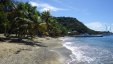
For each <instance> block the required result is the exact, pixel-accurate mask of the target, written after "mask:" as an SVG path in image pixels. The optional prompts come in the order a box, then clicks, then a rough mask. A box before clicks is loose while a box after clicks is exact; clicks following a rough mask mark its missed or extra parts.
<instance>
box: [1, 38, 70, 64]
mask: <svg viewBox="0 0 113 64" xmlns="http://www.w3.org/2000/svg"><path fill="white" fill-rule="evenodd" d="M34 41H37V42H41V43H39V44H41V45H44V46H47V47H41V46H29V45H24V44H20V43H9V42H0V47H2V49H0V51H1V52H2V53H0V63H2V64H37V63H38V64H66V63H67V62H68V61H69V60H70V59H71V58H70V56H69V55H70V54H72V52H71V51H70V50H69V49H67V48H66V47H64V46H63V43H62V42H63V41H61V40H60V38H51V37H45V38H39V37H37V38H35V39H34Z"/></svg>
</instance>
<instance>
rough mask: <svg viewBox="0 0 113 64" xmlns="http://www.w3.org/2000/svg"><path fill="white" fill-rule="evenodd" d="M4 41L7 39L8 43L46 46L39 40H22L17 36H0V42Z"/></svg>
mask: <svg viewBox="0 0 113 64" xmlns="http://www.w3.org/2000/svg"><path fill="white" fill-rule="evenodd" d="M6 41H8V42H9V43H21V44H24V45H30V46H39V47H47V46H45V45H44V44H42V43H41V42H36V41H32V40H23V39H19V38H2V37H0V42H6Z"/></svg>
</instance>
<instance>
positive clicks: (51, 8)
mask: <svg viewBox="0 0 113 64" xmlns="http://www.w3.org/2000/svg"><path fill="white" fill-rule="evenodd" d="M30 4H31V5H32V6H37V7H38V8H41V9H40V11H48V10H49V11H60V10H66V9H62V8H57V7H54V6H51V5H49V4H47V3H36V2H32V1H30Z"/></svg>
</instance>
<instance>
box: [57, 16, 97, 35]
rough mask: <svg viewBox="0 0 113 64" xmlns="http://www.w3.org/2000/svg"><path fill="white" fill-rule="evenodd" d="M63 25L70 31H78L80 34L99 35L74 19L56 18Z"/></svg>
mask: <svg viewBox="0 0 113 64" xmlns="http://www.w3.org/2000/svg"><path fill="white" fill-rule="evenodd" d="M55 19H56V20H57V21H58V23H60V24H61V25H63V26H65V27H66V28H67V29H68V31H77V32H78V33H79V34H83V33H89V34H97V33H98V32H97V31H94V30H91V29H89V28H88V27H87V26H85V25H84V24H83V23H82V22H80V21H79V20H77V19H76V18H73V17H55Z"/></svg>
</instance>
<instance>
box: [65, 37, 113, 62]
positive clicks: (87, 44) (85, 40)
mask: <svg viewBox="0 0 113 64" xmlns="http://www.w3.org/2000/svg"><path fill="white" fill-rule="evenodd" d="M63 41H64V42H65V43H64V46H65V47H66V48H68V49H69V50H71V51H72V54H71V55H70V57H71V60H70V61H69V60H68V63H67V64H113V36H104V37H65V38H64V39H63Z"/></svg>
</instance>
